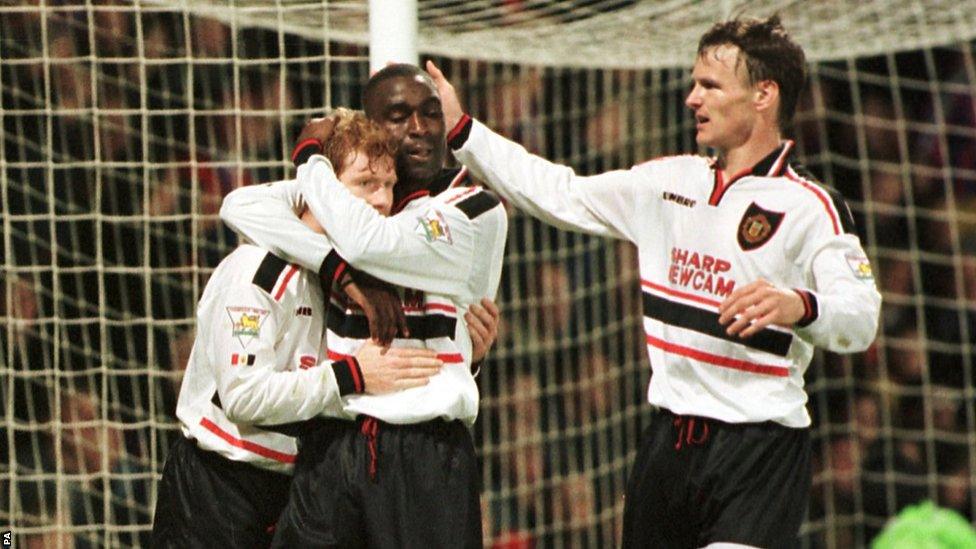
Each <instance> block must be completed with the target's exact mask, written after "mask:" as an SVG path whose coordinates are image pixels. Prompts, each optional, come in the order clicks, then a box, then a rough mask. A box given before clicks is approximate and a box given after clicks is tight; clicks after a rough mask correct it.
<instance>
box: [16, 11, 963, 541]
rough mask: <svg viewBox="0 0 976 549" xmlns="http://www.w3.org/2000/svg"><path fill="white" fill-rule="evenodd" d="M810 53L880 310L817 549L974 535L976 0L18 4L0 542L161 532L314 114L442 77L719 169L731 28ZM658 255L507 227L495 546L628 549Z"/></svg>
mask: <svg viewBox="0 0 976 549" xmlns="http://www.w3.org/2000/svg"><path fill="white" fill-rule="evenodd" d="M772 13H780V14H781V16H782V18H783V20H784V23H785V25H786V27H787V29H789V30H790V31H791V33H792V34H793V35H794V36H795V37H796V38H797V40H798V41H799V42H800V43H801V44H802V45H803V46H804V48H805V49H806V51H807V52H808V55H809V61H810V64H809V65H810V66H809V68H810V76H809V81H808V84H807V87H806V89H805V90H804V92H803V95H802V97H801V100H800V105H799V107H798V113H797V119H796V124H795V127H794V128H792V130H791V132H790V133H791V137H792V138H793V139H795V141H796V145H797V151H798V153H799V155H800V157H801V159H802V161H803V162H804V163H805V164H806V165H807V166H808V167H809V168H810V170H811V171H812V172H813V173H814V174H815V175H816V176H817V177H819V178H821V179H822V180H823V181H824V182H825V183H826V184H828V185H830V186H833V187H835V188H836V189H838V190H839V191H840V192H842V193H843V194H844V195H845V197H846V198H847V201H848V203H849V204H850V206H851V209H852V211H853V214H854V217H855V221H856V223H857V229H858V235H859V236H860V238H861V240H862V242H863V243H864V245H865V249H866V250H867V252H868V254H869V256H870V258H871V260H872V263H873V265H874V267H875V270H876V273H877V276H878V278H877V280H878V284H879V288H880V290H881V291H882V293H883V295H884V300H885V304H884V309H883V313H882V315H883V322H882V323H883V326H882V327H881V329H880V331H879V334H878V338H877V341H876V343H875V344H874V345H873V346H872V348H871V349H870V350H869V351H868V352H867V353H863V354H860V355H854V356H846V357H841V356H837V355H832V354H829V353H822V354H818V355H817V356H816V358H815V360H814V363H813V364H812V365H811V367H810V370H809V372H808V374H807V376H806V384H807V389H808V393H809V395H810V401H809V408H810V411H811V414H812V416H813V418H814V425H813V428H812V434H813V439H814V470H813V486H812V490H811V493H810V500H809V501H810V510H809V514H808V517H807V520H806V521H805V523H804V526H803V529H802V531H801V544H802V546H803V547H818V548H819V547H828V548H846V547H857V546H864V545H866V544H868V543H869V542H870V540H871V539H872V538H873V536H875V535H876V533H877V532H878V531H879V530H880V529H881V528H882V527H883V526H884V524H885V523H886V521H887V520H888V519H889V518H890V517H892V516H895V515H896V514H897V513H898V512H899V511H900V510H901V509H903V508H905V506H907V505H910V504H912V503H915V502H919V501H923V500H932V501H934V502H936V503H937V504H939V505H940V506H942V507H946V508H949V509H952V510H954V511H955V512H957V513H959V514H961V515H962V516H964V517H965V518H966V519H967V520H969V521H970V522H973V520H974V519H976V409H974V406H973V402H976V389H974V387H976V384H974V366H976V353H974V342H976V152H974V151H976V0H962V1H959V0H953V1H949V0H884V1H876V2H859V3H853V4H852V3H846V2H834V1H830V0H816V1H810V2H795V1H787V0H756V1H750V2H745V1H732V0H708V1H689V0H662V1H642V0H522V1H518V0H516V1H511V0H479V1H461V0H416V1H410V2H407V1H399V0H368V1H367V0H276V1H275V2H265V1H259V0H132V1H123V0H98V1H96V0H84V1H83V0H77V1H74V0H72V1H57V2H54V1H50V0H39V1H38V2H32V3H29V4H10V3H7V4H3V5H0V226H2V231H3V232H2V239H0V341H2V343H3V344H2V347H0V406H2V410H3V412H2V414H3V420H2V421H3V431H2V432H0V531H11V532H12V533H13V537H14V544H15V546H29V545H39V546H44V547H87V546H96V545H98V546H100V545H109V546H113V547H130V546H131V547H136V546H146V545H147V544H148V535H149V531H150V529H151V521H152V516H151V513H152V509H153V506H154V504H155V499H156V482H157V480H158V478H159V475H160V473H161V470H162V464H163V461H164V459H165V456H166V453H167V451H168V449H169V447H170V445H171V444H172V442H173V441H174V440H175V439H174V437H176V436H180V434H179V430H178V427H177V425H176V422H175V417H174V411H175V402H176V393H177V390H178V388H179V382H180V379H181V373H182V369H183V367H184V366H185V363H186V359H187V355H188V352H189V345H190V344H191V343H192V340H193V334H194V306H195V303H196V301H197V299H198V298H199V296H200V292H201V291H202V288H203V285H204V283H205V282H206V280H207V277H208V276H209V275H210V273H211V272H212V270H213V268H214V267H215V266H216V264H217V262H218V261H219V259H220V258H221V257H222V256H223V255H224V254H226V253H227V252H229V251H230V250H232V249H233V247H234V246H235V245H236V243H237V239H236V237H235V236H234V235H233V234H232V233H231V232H230V231H229V230H228V229H226V228H225V227H223V226H222V224H221V223H220V221H219V218H218V216H217V211H218V209H219V206H220V201H221V199H222V197H223V196H224V195H226V194H227V193H228V192H229V191H230V190H232V189H233V188H235V187H237V186H240V185H249V184H256V183H262V182H268V181H274V180H277V179H283V178H287V177H290V176H291V175H292V174H293V170H292V168H291V166H290V161H289V158H288V154H289V152H290V148H291V146H292V144H293V140H294V138H295V136H296V135H297V134H298V131H299V129H300V128H301V126H302V124H303V123H304V122H305V121H306V120H308V119H309V118H312V117H315V116H321V115H322V113H323V112H325V111H326V110H327V109H329V108H332V107H337V106H348V107H353V108H359V107H361V101H360V94H361V91H362V86H363V84H364V82H365V81H366V80H367V78H368V77H369V74H370V72H371V71H375V70H377V69H379V68H382V67H383V66H384V65H385V64H386V63H387V62H388V61H391V60H395V61H401V62H411V63H416V62H422V61H424V60H426V59H428V58H430V59H434V60H435V61H436V62H437V63H438V65H439V66H440V67H442V68H443V69H444V72H445V73H446V74H447V75H448V76H449V77H450V78H451V80H452V82H453V83H454V84H455V85H456V86H457V87H458V89H459V91H460V93H461V94H462V97H463V98H464V101H465V103H466V105H467V106H468V107H469V109H470V111H471V113H472V115H473V116H476V117H477V118H479V119H481V120H484V121H485V122H486V123H487V124H488V125H489V126H491V127H493V128H495V129H497V130H499V131H500V132H501V133H503V134H505V135H507V136H510V137H512V138H514V139H516V140H517V141H519V142H521V143H523V144H524V145H525V146H526V147H527V148H528V149H529V150H531V151H534V152H538V153H540V154H541V155H543V156H545V157H547V158H551V159H553V160H556V161H558V162H561V163H565V164H568V165H571V166H573V167H574V168H576V169H577V170H578V171H580V172H582V173H595V172H598V171H603V170H607V169H614V168H628V167H630V166H632V165H634V164H637V163H640V162H642V161H644V160H647V159H649V158H653V157H655V156H659V155H664V154H674V153H684V152H695V142H694V135H693V129H694V123H693V121H692V120H691V119H690V117H689V115H688V112H687V109H686V108H685V107H684V104H683V100H684V97H685V95H686V93H687V90H688V69H689V67H690V65H691V60H692V58H693V54H694V50H695V45H696V43H695V42H696V40H697V38H698V36H699V35H700V34H701V32H702V31H704V30H705V29H706V28H707V27H708V26H709V25H711V24H712V23H713V22H714V21H715V20H716V19H717V18H719V17H725V16H729V15H731V16H735V15H739V14H742V15H747V16H766V15H769V14H772ZM639 288H640V280H639V277H638V274H637V270H636V258H635V250H634V249H633V248H632V247H631V246H629V245H625V244H621V243H619V242H615V241H609V240H603V239H599V238H595V237H588V236H581V235H578V234H570V233H567V232H563V231H559V230H556V229H553V228H551V227H548V226H546V225H543V224H541V223H539V222H537V221H535V220H533V219H531V218H529V217H528V216H526V215H524V214H522V213H520V212H517V211H514V210H513V211H511V212H510V234H509V244H508V248H507V252H506V259H505V272H504V274H503V280H502V286H501V289H500V294H499V296H498V302H499V304H500V306H501V308H502V311H503V319H502V320H503V323H502V326H501V330H500V336H499V340H498V342H497V344H496V347H495V349H493V351H492V353H491V355H490V357H489V360H488V362H487V363H486V364H485V366H484V367H483V368H482V373H481V375H480V376H479V378H478V382H479V385H480V390H481V395H482V405H481V410H480V413H479V418H478V421H477V424H476V426H475V432H474V436H475V440H476V443H477V447H478V452H479V458H480V459H481V464H482V479H483V487H484V491H483V498H482V499H483V510H484V516H485V521H484V522H485V534H486V538H485V542H486V545H487V546H490V547H499V548H502V547H608V546H613V545H614V543H615V540H616V539H618V534H619V527H620V521H621V518H622V516H621V515H622V509H623V502H622V494H623V492H624V486H625V481H626V478H627V477H626V475H627V472H628V470H629V467H630V465H631V463H632V462H633V459H634V454H635V452H636V445H637V441H638V440H639V437H640V433H641V430H642V428H643V427H644V426H646V425H647V419H648V413H649V410H648V406H647V404H646V402H645V398H644V392H645V390H646V386H647V382H648V379H649V377H650V376H651V375H652V365H651V364H649V363H648V359H647V356H646V351H645V349H644V343H643V342H644V338H643V334H642V330H641V317H640V300H639Z"/></svg>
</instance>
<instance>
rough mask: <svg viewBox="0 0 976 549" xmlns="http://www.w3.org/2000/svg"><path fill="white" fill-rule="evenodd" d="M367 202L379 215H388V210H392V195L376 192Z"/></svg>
mask: <svg viewBox="0 0 976 549" xmlns="http://www.w3.org/2000/svg"><path fill="white" fill-rule="evenodd" d="M367 202H369V205H370V206H372V207H373V208H376V211H378V212H380V213H381V214H383V215H390V210H391V209H393V193H391V192H384V191H382V190H380V191H376V192H374V193H372V194H370V195H369V197H368V200H367Z"/></svg>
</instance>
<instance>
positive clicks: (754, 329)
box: [718, 279, 804, 338]
mask: <svg viewBox="0 0 976 549" xmlns="http://www.w3.org/2000/svg"><path fill="white" fill-rule="evenodd" d="M803 311H804V309H803V300H802V299H801V298H800V296H799V295H797V293H796V292H794V291H793V290H789V289H783V288H778V287H776V286H774V285H773V284H772V283H770V282H769V281H767V280H763V279H759V280H757V281H755V282H753V283H751V284H746V285H745V286H743V287H742V288H739V289H737V290H735V291H734V292H732V293H731V294H730V295H729V297H727V298H726V299H725V301H723V302H722V304H721V305H719V308H718V312H719V317H718V322H719V324H721V325H723V326H725V325H728V327H727V328H726V329H725V332H726V333H727V334H729V335H736V334H738V335H739V337H741V338H747V337H749V336H751V335H753V334H756V333H758V332H759V331H760V330H762V329H764V328H766V327H767V326H769V325H770V324H775V325H777V326H783V327H784V328H791V327H793V325H794V324H795V323H796V322H797V321H798V320H800V319H801V318H803ZM736 317H738V318H736Z"/></svg>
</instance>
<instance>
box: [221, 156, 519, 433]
mask: <svg viewBox="0 0 976 549" xmlns="http://www.w3.org/2000/svg"><path fill="white" fill-rule="evenodd" d="M457 175H458V174H457V171H456V170H455V171H453V172H452V171H445V173H444V174H442V176H441V177H442V178H447V179H453V178H455V176H457ZM440 186H441V187H443V186H447V185H440ZM302 201H304V202H305V203H307V204H308V206H309V208H310V209H311V211H312V213H313V214H314V215H315V217H316V219H317V220H318V221H319V223H320V224H321V225H322V227H323V229H325V232H326V234H327V236H328V241H327V242H326V239H325V238H324V237H323V236H322V235H319V234H316V233H314V232H312V231H311V230H309V229H308V228H307V227H306V226H305V225H304V224H302V223H300V222H299V221H298V218H297V217H296V216H295V206H296V205H298V204H300V203H301V202H302ZM220 215H221V218H222V219H223V220H224V222H226V223H227V224H228V225H229V226H230V227H231V228H232V229H234V230H235V231H237V232H238V233H241V234H242V235H244V236H245V237H246V238H248V239H250V240H252V241H254V242H256V243H258V244H259V245H261V246H262V247H266V248H267V249H269V250H273V251H275V252H276V253H279V254H281V256H282V257H284V258H286V259H288V260H289V261H293V262H295V263H297V264H299V265H302V266H305V267H307V268H309V269H317V270H320V272H321V273H322V274H324V276H325V277H326V278H329V277H330V275H331V273H333V272H335V271H337V270H338V269H341V265H342V264H343V263H345V262H348V264H349V265H352V266H353V267H355V268H357V269H360V270H362V271H364V272H366V273H369V274H371V275H373V276H375V277H377V278H380V279H381V280H385V281H387V282H390V283H392V284H395V285H397V286H400V287H402V288H404V290H403V296H404V310H405V313H406V315H407V321H408V325H409V326H410V331H411V337H410V338H405V337H398V338H397V339H395V340H394V342H393V346H395V347H408V348H409V347H413V348H421V347H422V348H429V349H434V350H436V351H437V352H438V355H439V357H440V358H441V359H442V360H443V361H444V362H445V367H444V368H443V369H442V370H441V372H440V373H439V374H437V375H436V376H434V377H433V378H431V380H430V383H429V384H427V385H425V386H423V387H417V388H413V389H408V390H406V391H401V392H398V393H394V394H388V395H378V396H374V395H356V396H353V397H350V398H348V399H345V401H344V406H343V414H344V415H345V417H349V418H353V417H355V416H356V415H359V414H364V415H369V416H373V417H376V418H378V419H381V420H383V421H386V422H389V423H401V424H403V423H418V422H421V421H426V420H430V419H434V418H443V419H447V420H452V419H460V420H462V421H464V422H466V423H468V424H469V425H470V424H471V423H473V422H474V420H475V418H476V417H477V413H478V388H477V384H476V383H475V381H474V378H473V376H472V374H471V370H470V364H471V341H470V336H469V335H468V331H467V326H466V325H465V323H464V322H463V321H458V319H459V317H462V316H463V314H464V312H465V311H466V310H467V308H468V307H469V306H470V305H471V304H472V303H477V302H478V301H480V300H481V298H483V297H489V298H494V296H495V293H496V292H497V289H498V282H499V279H500V277H501V266H502V257H503V254H504V248H505V237H506V233H507V217H506V215H505V211H504V207H503V206H502V205H501V203H500V202H499V200H498V199H497V198H496V197H494V195H492V194H491V193H489V192H487V191H485V190H484V189H482V188H481V187H455V186H449V188H448V189H447V190H445V191H444V192H441V193H440V194H438V195H437V196H430V195H429V194H424V193H420V194H419V195H418V196H415V197H413V198H412V199H411V200H410V201H409V202H407V203H406V204H405V205H404V206H403V208H402V210H401V211H399V212H398V213H396V214H395V215H392V216H390V217H384V216H382V215H380V214H379V213H378V212H376V210H375V209H373V208H372V207H371V206H369V205H368V204H367V203H366V202H365V201H363V200H361V199H358V198H356V197H355V196H353V195H352V194H351V193H350V192H349V191H348V190H347V189H346V188H345V186H343V185H342V183H341V182H340V181H339V180H338V179H337V178H336V175H335V173H334V172H333V170H332V166H331V165H330V164H329V161H328V160H327V159H326V158H325V157H323V156H319V155H314V156H312V157H311V158H310V159H309V161H308V162H307V163H306V164H303V165H302V166H301V167H300V168H299V170H298V174H297V178H296V179H295V180H294V181H282V182H278V183H274V184H271V185H261V186H254V187H242V188H240V189H237V190H235V191H234V192H232V193H231V194H229V195H228V196H227V197H226V198H225V199H224V204H223V206H222V207H221V212H220ZM368 337H369V333H368V329H367V326H366V323H365V318H364V317H363V316H362V314H361V312H360V311H358V310H356V308H355V307H352V306H350V304H349V303H348V302H346V301H345V300H344V299H343V298H342V297H341V296H335V295H333V296H332V298H331V305H330V314H329V318H328V321H327V341H328V349H329V353H330V356H331V357H333V358H341V357H343V356H346V355H350V354H353V353H355V352H356V350H358V349H359V347H360V346H361V345H362V344H363V343H364V342H365V341H366V339H368Z"/></svg>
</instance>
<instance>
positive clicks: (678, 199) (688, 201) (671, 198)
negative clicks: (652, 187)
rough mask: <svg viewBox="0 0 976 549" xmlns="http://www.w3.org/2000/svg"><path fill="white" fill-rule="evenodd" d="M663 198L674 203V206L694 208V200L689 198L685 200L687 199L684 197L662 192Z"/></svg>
mask: <svg viewBox="0 0 976 549" xmlns="http://www.w3.org/2000/svg"><path fill="white" fill-rule="evenodd" d="M663 198H664V199H665V200H669V201H671V202H674V203H675V204H680V205H682V206H685V207H687V208H694V207H695V201H694V200H692V199H690V198H687V197H684V196H681V195H680V194H675V193H672V192H668V191H664V196H663Z"/></svg>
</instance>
